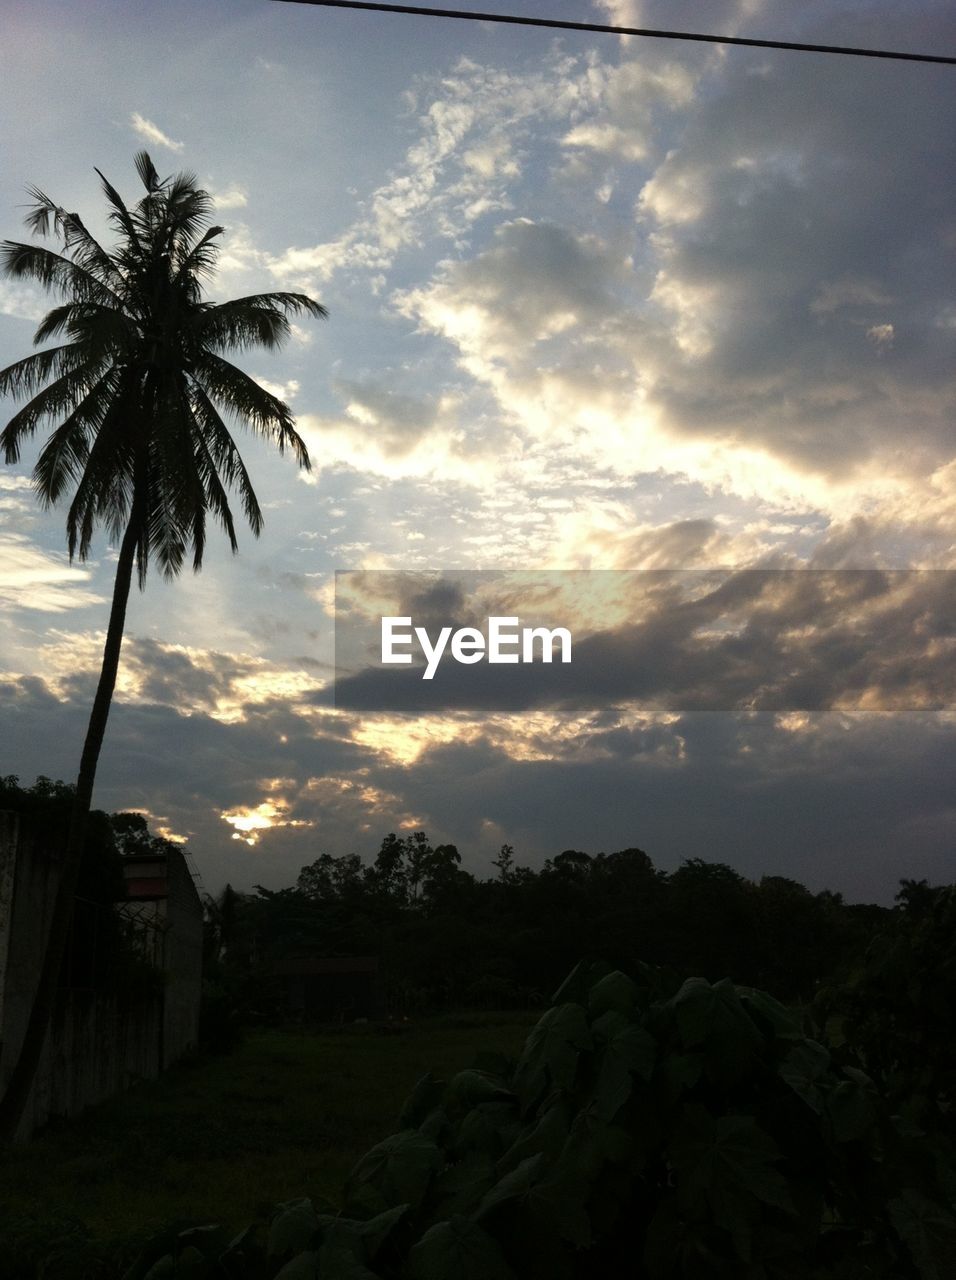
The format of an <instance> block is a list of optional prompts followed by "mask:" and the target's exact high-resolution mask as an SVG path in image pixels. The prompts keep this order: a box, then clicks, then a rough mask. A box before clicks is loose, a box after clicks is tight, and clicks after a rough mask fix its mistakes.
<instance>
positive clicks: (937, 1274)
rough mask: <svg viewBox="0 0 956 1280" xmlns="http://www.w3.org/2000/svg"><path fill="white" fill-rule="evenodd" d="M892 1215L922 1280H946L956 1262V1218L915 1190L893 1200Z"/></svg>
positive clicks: (909, 1189)
mask: <svg viewBox="0 0 956 1280" xmlns="http://www.w3.org/2000/svg"><path fill="white" fill-rule="evenodd" d="M889 1211H890V1221H891V1222H892V1223H893V1226H894V1227H895V1228H896V1231H897V1232H898V1234H899V1236H900V1239H901V1240H903V1241H904V1242H905V1244H906V1247H907V1248H908V1249H909V1251H910V1253H911V1254H912V1257H913V1261H914V1262H915V1263H916V1266H917V1269H918V1270H919V1273H920V1276H921V1277H922V1280H947V1277H948V1276H950V1275H951V1274H952V1273H951V1271H950V1270H949V1268H950V1267H951V1265H952V1263H953V1260H954V1259H956V1218H954V1216H953V1214H952V1212H951V1211H950V1210H948V1209H944V1208H942V1207H941V1206H940V1205H938V1204H935V1203H934V1202H933V1201H932V1200H929V1199H927V1198H926V1196H924V1195H922V1194H921V1193H920V1192H919V1191H915V1190H913V1189H912V1188H907V1190H905V1191H904V1192H903V1194H902V1195H901V1196H899V1197H897V1199H895V1200H891V1201H890V1204H889Z"/></svg>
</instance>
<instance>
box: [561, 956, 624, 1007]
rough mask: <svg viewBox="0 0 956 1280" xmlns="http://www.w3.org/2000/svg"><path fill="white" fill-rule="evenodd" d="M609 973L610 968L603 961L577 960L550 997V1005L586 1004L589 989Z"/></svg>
mask: <svg viewBox="0 0 956 1280" xmlns="http://www.w3.org/2000/svg"><path fill="white" fill-rule="evenodd" d="M610 972H611V966H610V965H609V964H605V963H604V961H603V960H579V961H578V963H577V964H576V965H575V966H574V968H573V969H572V970H571V972H570V973H569V974H568V976H567V977H566V978H565V980H564V981H563V982H562V983H561V985H560V987H558V989H557V991H556V992H555V993H554V995H553V996H552V997H551V1003H552V1004H565V1003H567V1002H568V1001H573V1002H574V1003H575V1004H580V1005H585V1004H587V1002H588V993H589V992H590V990H591V988H592V987H593V986H594V984H595V983H596V982H600V980H601V979H602V978H603V977H604V976H605V975H606V974H608V973H610Z"/></svg>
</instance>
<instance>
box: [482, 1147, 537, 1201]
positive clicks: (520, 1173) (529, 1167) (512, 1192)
mask: <svg viewBox="0 0 956 1280" xmlns="http://www.w3.org/2000/svg"><path fill="white" fill-rule="evenodd" d="M543 1160H544V1157H543V1156H542V1155H541V1153H540V1152H538V1154H537V1155H533V1156H528V1158H527V1160H522V1161H521V1163H520V1164H519V1165H518V1166H517V1167H516V1168H514V1169H512V1170H511V1172H510V1173H506V1174H505V1176H504V1177H503V1178H501V1179H499V1181H498V1182H496V1183H495V1185H494V1186H493V1187H492V1188H491V1190H490V1191H488V1192H487V1193H486V1194H485V1196H484V1198H483V1199H482V1201H481V1204H480V1205H479V1206H478V1214H479V1216H480V1215H482V1214H485V1213H487V1212H488V1211H489V1210H490V1209H494V1208H495V1207H496V1206H497V1205H499V1204H502V1203H504V1201H506V1200H523V1199H526V1198H527V1197H528V1196H529V1195H530V1194H531V1188H532V1187H533V1186H534V1183H535V1179H536V1178H537V1177H538V1176H539V1174H540V1172H541V1168H542V1164H543Z"/></svg>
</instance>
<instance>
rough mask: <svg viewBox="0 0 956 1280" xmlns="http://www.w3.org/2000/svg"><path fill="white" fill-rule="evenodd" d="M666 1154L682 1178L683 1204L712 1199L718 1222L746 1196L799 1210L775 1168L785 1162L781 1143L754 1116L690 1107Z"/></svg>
mask: <svg viewBox="0 0 956 1280" xmlns="http://www.w3.org/2000/svg"><path fill="white" fill-rule="evenodd" d="M666 1154H667V1159H668V1161H669V1163H670V1164H671V1166H672V1167H673V1168H674V1169H675V1170H676V1171H677V1172H678V1174H679V1175H680V1177H679V1180H678V1188H679V1193H680V1195H681V1198H682V1200H684V1201H686V1202H687V1203H688V1204H691V1205H692V1204H695V1203H700V1201H701V1200H702V1199H703V1200H706V1201H707V1202H708V1203H709V1204H710V1205H711V1208H712V1210H713V1212H714V1216H715V1219H716V1220H717V1221H718V1222H721V1219H722V1218H724V1217H725V1216H726V1214H727V1212H728V1208H729V1205H730V1202H731V1201H733V1200H739V1199H741V1198H743V1199H744V1200H749V1201H753V1200H759V1201H763V1203H764V1204H769V1205H774V1206H775V1207H776V1208H778V1209H783V1210H785V1211H786V1212H787V1213H794V1212H795V1209H794V1205H793V1201H792V1199H791V1197H790V1191H789V1189H788V1187H787V1183H786V1180H785V1179H784V1177H783V1175H782V1174H781V1173H780V1172H779V1171H778V1170H777V1169H774V1168H773V1167H772V1166H773V1165H774V1164H775V1163H776V1162H777V1161H778V1160H779V1159H780V1158H781V1155H780V1151H779V1149H778V1147H777V1144H776V1143H775V1142H774V1141H773V1139H772V1138H771V1137H770V1135H769V1134H768V1133H765V1132H764V1131H763V1130H762V1129H760V1128H758V1126H757V1122H756V1121H755V1120H754V1118H753V1116H720V1117H719V1118H717V1119H715V1118H714V1117H713V1116H711V1115H710V1113H709V1112H707V1111H706V1110H705V1109H704V1108H703V1107H701V1106H697V1105H691V1106H688V1107H687V1108H686V1110H685V1112H684V1115H683V1117H682V1120H681V1122H680V1124H679V1125H678V1129H677V1132H676V1134H675V1135H674V1138H673V1140H672V1141H671V1143H670V1145H669V1146H668V1148H667V1153H666ZM725 1225H727V1226H728V1227H729V1226H730V1224H729V1223H726V1224H725Z"/></svg>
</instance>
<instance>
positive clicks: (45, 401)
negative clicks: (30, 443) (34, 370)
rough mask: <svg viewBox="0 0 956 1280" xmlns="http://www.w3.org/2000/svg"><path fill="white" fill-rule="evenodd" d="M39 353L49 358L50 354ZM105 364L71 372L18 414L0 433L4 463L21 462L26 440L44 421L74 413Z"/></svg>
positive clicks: (87, 365) (97, 362)
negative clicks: (21, 446)
mask: <svg viewBox="0 0 956 1280" xmlns="http://www.w3.org/2000/svg"><path fill="white" fill-rule="evenodd" d="M39 354H41V355H45V354H46V352H41V353H39ZM104 364H105V361H103V360H99V361H89V362H88V363H86V364H84V365H81V366H80V367H79V368H76V369H70V370H68V371H67V372H66V373H63V374H62V375H61V376H60V377H58V378H56V379H55V380H54V381H53V382H51V383H49V384H48V385H47V386H45V387H44V388H43V389H42V390H41V391H38V392H37V394H36V395H35V396H34V397H33V399H32V400H30V401H28V403H27V404H25V405H24V406H23V408H22V409H20V411H19V412H18V413H15V414H14V415H13V417H12V418H11V419H10V421H9V422H8V423H7V425H6V426H5V427H4V429H3V431H2V432H0V449H2V450H3V456H4V461H5V462H18V461H19V460H20V445H21V443H22V441H23V440H25V439H29V438H30V437H31V436H32V435H33V434H34V432H35V431H36V429H37V427H38V426H39V425H40V423H41V422H43V421H44V419H46V418H49V419H51V420H56V419H58V418H60V417H62V415H63V414H64V413H67V414H69V413H72V412H73V410H74V409H75V408H76V406H77V405H78V404H79V403H80V402H81V401H82V400H83V398H84V397H85V395H86V394H87V392H88V391H89V390H90V388H91V387H92V386H93V385H94V384H95V382H96V380H97V378H98V377H99V376H100V375H101V374H102V372H103V367H104ZM5 372H6V371H5Z"/></svg>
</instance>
